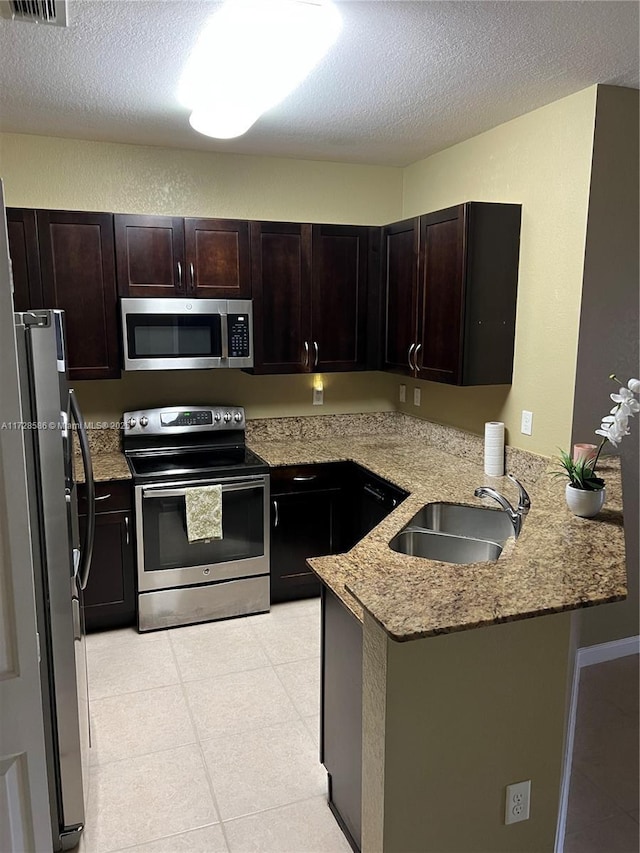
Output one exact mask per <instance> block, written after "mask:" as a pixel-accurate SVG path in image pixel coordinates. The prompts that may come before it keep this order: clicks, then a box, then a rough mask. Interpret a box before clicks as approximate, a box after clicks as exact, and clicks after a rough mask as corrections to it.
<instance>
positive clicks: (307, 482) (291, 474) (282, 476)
mask: <svg viewBox="0 0 640 853" xmlns="http://www.w3.org/2000/svg"><path fill="white" fill-rule="evenodd" d="M344 464H346V463H342V462H331V463H328V464H309V465H283V466H281V467H277V468H272V469H271V471H270V475H271V494H272V495H285V494H289V493H290V492H307V491H309V492H315V491H318V490H325V489H339V488H341V487H342V485H343V484H344V467H343V466H344Z"/></svg>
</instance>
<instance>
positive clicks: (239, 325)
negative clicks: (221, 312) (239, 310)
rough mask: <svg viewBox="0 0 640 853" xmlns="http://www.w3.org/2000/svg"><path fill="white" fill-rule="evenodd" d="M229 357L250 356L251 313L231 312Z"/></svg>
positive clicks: (228, 323) (229, 318)
mask: <svg viewBox="0 0 640 853" xmlns="http://www.w3.org/2000/svg"><path fill="white" fill-rule="evenodd" d="M227 328H228V330H229V358H249V355H250V353H249V315H248V314H229V315H228V316H227Z"/></svg>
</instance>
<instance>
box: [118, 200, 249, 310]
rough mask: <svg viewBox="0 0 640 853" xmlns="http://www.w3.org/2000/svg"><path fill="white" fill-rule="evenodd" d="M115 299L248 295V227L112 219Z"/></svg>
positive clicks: (170, 219) (227, 222)
mask: <svg viewBox="0 0 640 853" xmlns="http://www.w3.org/2000/svg"><path fill="white" fill-rule="evenodd" d="M115 240H116V256H117V269H118V292H119V293H120V296H134V297H143V298H144V297H157V296H169V297H171V296H182V297H185V296H189V297H194V298H203V297H204V298H209V299H234V298H237V299H248V298H250V296H251V269H250V257H249V223H248V222H245V221H242V220H236V219H181V218H179V217H170V216H138V215H134V214H116V215H115Z"/></svg>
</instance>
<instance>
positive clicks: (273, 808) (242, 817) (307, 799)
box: [222, 794, 327, 849]
mask: <svg viewBox="0 0 640 853" xmlns="http://www.w3.org/2000/svg"><path fill="white" fill-rule="evenodd" d="M314 800H322V801H323V802H324V803H326V801H327V798H326V796H325V795H324V794H315V795H314V796H313V797H301V798H300V799H299V800H291V802H290V803H284V804H283V805H279V806H267V807H266V808H264V809H258V810H257V811H255V812H247V814H243V815H238V816H237V817H230V818H227V820H223V821H222V825H223V826H224V825H225V824H226V823H234V822H235V821H238V820H246V819H247V818H249V817H256V816H257V815H263V814H267V813H268V812H275V811H278V810H279V809H286V808H289V806H297V805H299V804H300V803H310V802H313V801H314ZM225 838H226V836H225ZM229 849H231V848H229Z"/></svg>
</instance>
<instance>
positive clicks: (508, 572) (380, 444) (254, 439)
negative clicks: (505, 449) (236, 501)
mask: <svg viewBox="0 0 640 853" xmlns="http://www.w3.org/2000/svg"><path fill="white" fill-rule="evenodd" d="M370 417H372V418H373V417H375V416H370ZM288 420H290V421H296V420H298V421H303V420H304V421H309V420H311V419H288ZM317 420H318V421H320V420H322V421H324V420H328V419H325V418H322V419H317ZM415 420H416V419H413V418H407V417H402V416H398V417H393V416H388V417H387V418H386V419H385V418H384V417H383V418H382V419H381V420H379V421H378V422H377V424H374V425H373V428H372V430H371V431H369V430H365V432H369V433H370V434H364V435H362V434H361V435H357V434H349V433H350V430H346V433H345V432H342V437H340V438H331V437H328V435H327V434H326V431H325V430H324V429H323V428H322V427H321V425H320V424H318V427H317V430H316V434H318V433H319V437H316V438H314V437H312V435H309V433H308V432H307V431H306V428H305V426H304V425H303V426H302V427H301V428H300V429H299V430H297V434H296V430H295V429H294V430H292V432H293V435H291V436H290V437H289V435H287V436H286V437H285V438H284V439H283V440H274V436H275V435H277V432H276V429H275V428H271V429H270V430H269V431H267V430H261V429H255V431H254V432H253V434H252V435H251V436H250V439H249V444H250V446H251V448H252V449H253V450H255V452H256V453H258V454H259V455H260V456H262V457H263V458H264V459H265V460H266V461H267V462H268V463H269V464H270V465H290V464H303V463H312V462H330V461H336V460H344V459H350V460H353V461H355V462H357V463H359V464H361V465H363V466H364V467H366V468H368V469H369V470H371V471H373V472H374V473H376V474H378V475H380V476H381V477H384V478H385V479H387V480H390V481H391V482H393V483H396V484H397V485H398V486H400V487H402V488H404V489H406V490H407V491H409V492H410V495H409V497H408V498H407V499H406V500H405V501H404V502H403V503H402V504H401V505H400V506H399V507H398V508H397V509H396V510H394V512H392V513H391V514H390V515H389V516H388V517H387V518H386V519H385V520H384V521H383V522H381V524H379V525H378V526H377V527H376V528H375V529H374V530H373V531H371V533H370V534H369V535H368V536H366V537H365V538H364V539H363V540H361V541H360V542H359V543H358V544H357V545H356V546H355V547H354V548H353V549H352V550H351V551H349V552H347V553H346V554H341V555H335V556H329V557H318V558H314V559H312V560H309V564H310V565H311V567H312V568H313V570H314V571H315V572H316V574H317V575H318V576H319V577H320V578H321V580H322V581H323V582H324V583H325V584H326V585H327V586H328V587H329V588H330V589H332V590H333V591H334V592H335V593H336V594H337V595H338V597H339V598H340V599H341V600H342V601H343V602H344V603H345V604H346V605H347V607H349V609H350V610H351V611H352V612H353V613H354V614H355V615H356V616H357V617H358V618H359V619H360V620H362V613H363V608H364V609H366V610H367V611H368V612H369V613H370V614H371V615H372V616H373V618H374V619H376V620H377V621H378V622H379V624H380V625H381V626H382V627H383V628H384V630H385V631H386V632H387V633H388V634H389V636H390V637H391V638H392V639H394V640H398V641H407V640H413V639H419V638H422V637H428V636H433V635H437V634H443V633H450V632H454V631H462V630H466V629H470V628H477V627H480V626H483V625H491V624H496V623H499V622H506V621H513V620H516V619H524V618H527V617H532V616H540V615H543V614H548V613H557V612H560V611H564V610H571V609H575V608H579V607H587V606H592V605H596V604H604V603H607V602H612V601H619V600H621V599H623V598H625V596H626V591H627V590H626V568H625V548H624V530H623V524H622V488H621V479H620V466H619V463H618V462H617V460H611V461H608V462H605V463H603V464H601V465H600V466H599V467H600V471H601V472H602V476H603V477H605V479H606V482H607V500H606V504H605V507H604V509H603V511H602V512H601V513H600V515H599V516H598V517H597V518H595V519H591V520H586V519H581V518H577V517H575V516H573V515H572V514H571V513H570V511H569V510H568V509H567V507H566V504H565V500H564V488H565V482H566V481H565V480H564V479H563V480H555V479H553V478H552V477H551V476H549V474H548V473H547V472H546V471H545V469H546V468H547V466H548V465H549V460H547V459H545V458H544V457H537V456H534V455H533V454H526V453H522V452H520V453H518V452H517V451H515V452H512V453H511V454H509V453H508V455H507V459H508V465H509V468H510V470H512V471H514V473H516V476H518V477H519V478H520V479H522V481H523V483H524V485H525V486H526V488H527V489H528V491H529V493H530V495H531V501H532V508H531V512H530V513H529V515H528V517H527V519H526V521H525V523H524V526H523V529H522V533H521V535H520V537H519V539H518V540H517V542H516V541H515V540H511V539H510V540H508V541H507V544H506V546H505V548H504V551H503V552H502V554H501V556H500V558H499V559H498V560H497V561H496V562H490V563H474V564H469V565H456V564H451V563H440V562H435V561H432V560H426V559H422V558H418V557H408V556H405V555H403V554H399V553H396V552H395V551H392V550H391V549H390V548H389V545H388V543H389V540H390V539H391V538H392V537H393V536H394V535H395V534H396V533H397V532H398V531H399V530H400V529H401V528H402V527H403V526H404V525H405V524H406V523H407V522H408V521H409V520H410V519H411V518H412V516H413V515H414V514H415V513H416V512H417V511H418V510H419V509H420V508H421V507H422V506H423V505H424V504H426V503H429V502H431V501H450V502H456V503H464V504H469V505H471V506H474V505H475V506H477V505H479V503H480V502H479V501H478V499H477V498H475V497H474V495H473V492H474V489H475V488H476V487H477V486H480V485H483V484H484V485H492V486H493V487H495V488H497V489H498V491H500V492H502V493H503V494H504V495H505V496H506V497H508V498H509V499H510V500H511V501H512V502H513V503H516V502H517V490H516V488H515V486H514V485H513V484H512V483H511V482H510V481H509V480H507V479H506V478H496V477H486V476H485V474H484V471H483V467H482V465H481V464H480V462H481V455H480V454H479V452H478V451H479V448H481V445H482V440H481V439H480V438H479V437H477V436H470V435H468V434H466V433H460V432H459V431H457V430H448V429H447V428H446V427H444V428H438V429H435V431H432V432H429V428H430V427H435V426H436V425H428V426H424V423H425V422H418V424H419V425H418V426H414V424H415ZM412 421H413V422H414V423H407V422H412ZM390 425H391V428H389V426H390ZM421 430H422V431H423V433H422V434H420V431H421ZM416 431H417V432H418V437H416ZM371 433H375V434H371ZM412 433H413V434H412ZM334 435H335V433H334ZM467 438H468V440H467ZM436 445H437V446H436ZM443 447H446V448H447V450H448V451H449V452H446V451H445V450H443V449H442V448H443ZM451 451H455V452H451ZM456 454H457V455H456ZM474 459H475V461H472V460H474ZM482 503H483V504H484V503H485V502H484V501H483V502H482ZM486 503H487V504H488V503H489V502H486Z"/></svg>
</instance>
